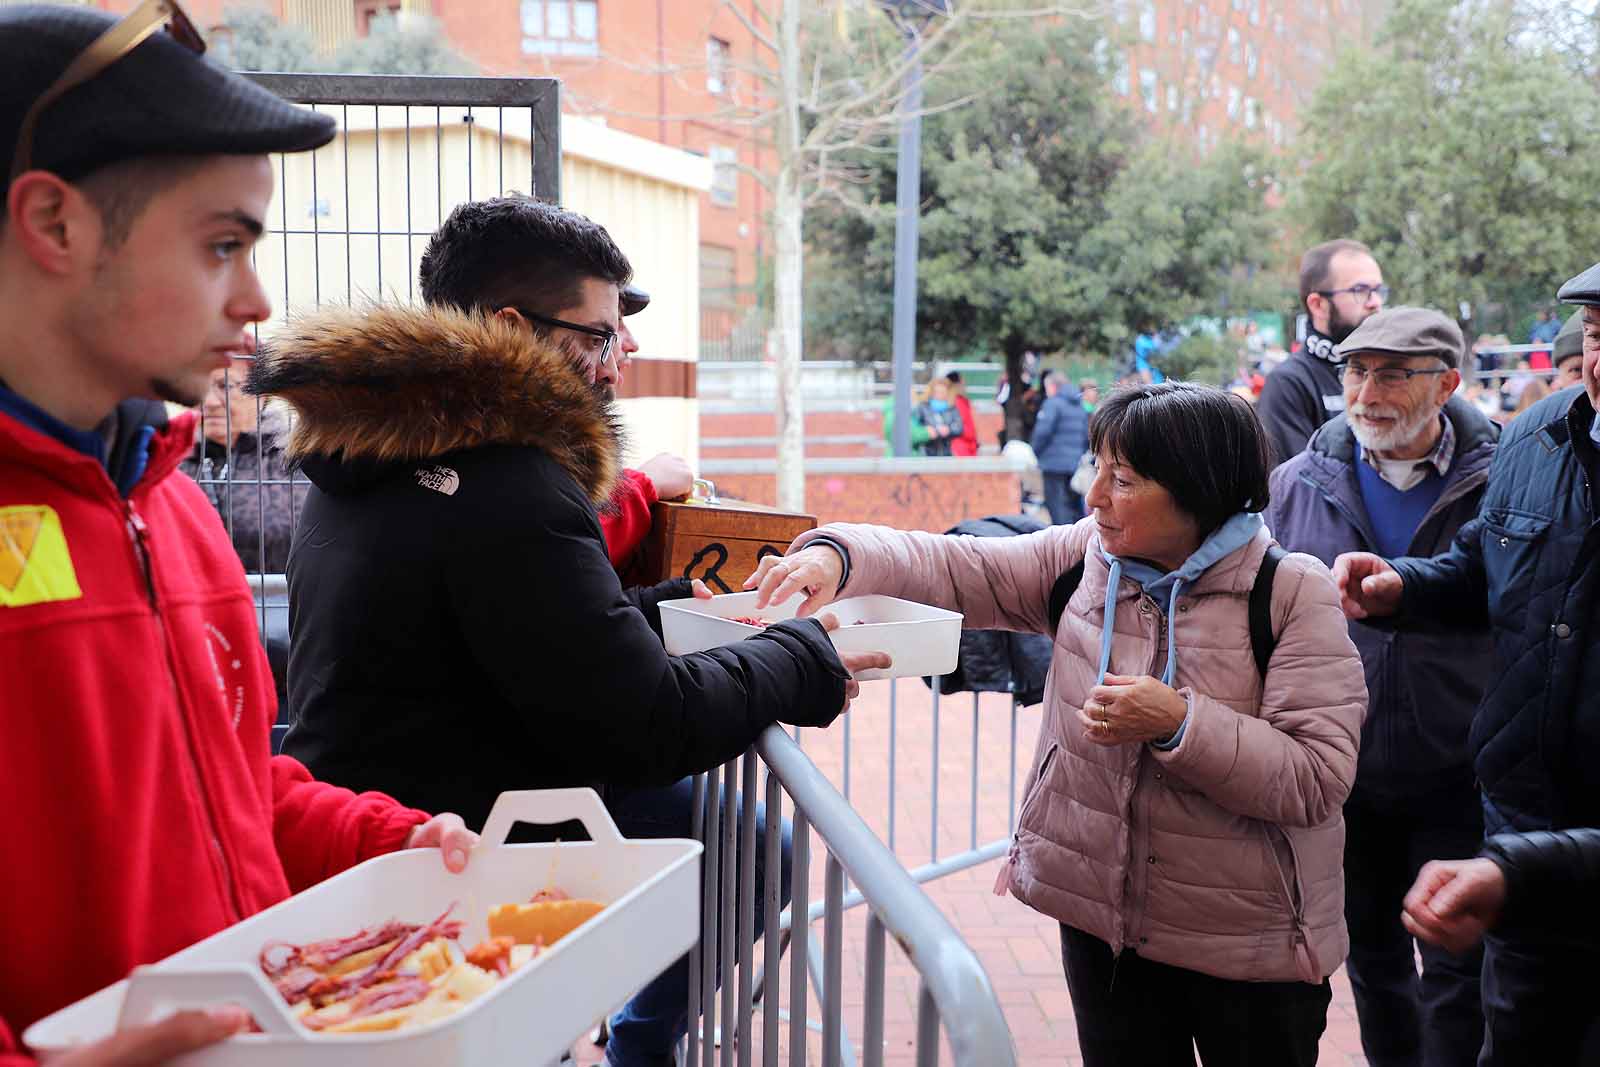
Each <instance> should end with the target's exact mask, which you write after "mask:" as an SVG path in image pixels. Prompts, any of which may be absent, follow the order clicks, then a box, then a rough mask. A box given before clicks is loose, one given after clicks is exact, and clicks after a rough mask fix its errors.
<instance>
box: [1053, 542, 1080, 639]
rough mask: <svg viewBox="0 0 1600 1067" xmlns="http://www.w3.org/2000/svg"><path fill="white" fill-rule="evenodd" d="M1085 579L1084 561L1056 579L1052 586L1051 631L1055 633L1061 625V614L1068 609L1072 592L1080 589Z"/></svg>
mask: <svg viewBox="0 0 1600 1067" xmlns="http://www.w3.org/2000/svg"><path fill="white" fill-rule="evenodd" d="M1081 581H1083V561H1082V560H1079V561H1078V565H1077V566H1076V567H1074V568H1072V569H1071V570H1070V571H1067V572H1066V573H1065V574H1063V575H1062V576H1061V577H1059V578H1057V579H1056V584H1055V585H1052V586H1051V587H1050V632H1051V633H1052V634H1053V633H1055V632H1056V630H1057V629H1058V628H1059V627H1060V626H1061V615H1062V613H1063V612H1065V611H1066V610H1067V601H1069V600H1071V599H1072V594H1073V593H1076V592H1077V591H1078V583H1079V582H1081Z"/></svg>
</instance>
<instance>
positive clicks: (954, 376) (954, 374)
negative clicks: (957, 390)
mask: <svg viewBox="0 0 1600 1067" xmlns="http://www.w3.org/2000/svg"><path fill="white" fill-rule="evenodd" d="M944 380H945V381H947V382H952V383H954V384H956V385H960V384H961V372H960V371H958V370H953V371H950V372H949V373H948V374H946V375H945V376H944Z"/></svg>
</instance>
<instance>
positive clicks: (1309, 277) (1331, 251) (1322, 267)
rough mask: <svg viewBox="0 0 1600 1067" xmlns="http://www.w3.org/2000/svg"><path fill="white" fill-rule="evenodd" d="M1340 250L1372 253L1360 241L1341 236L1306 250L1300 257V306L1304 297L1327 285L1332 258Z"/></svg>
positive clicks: (1364, 253) (1363, 253) (1303, 301)
mask: <svg viewBox="0 0 1600 1067" xmlns="http://www.w3.org/2000/svg"><path fill="white" fill-rule="evenodd" d="M1342 252H1359V253H1360V254H1361V255H1364V256H1370V255H1372V249H1370V248H1368V247H1367V246H1366V245H1364V244H1362V243H1361V242H1360V241H1352V240H1350V239H1349V238H1348V237H1341V238H1339V239H1338V240H1337V241H1324V242H1322V244H1320V245H1317V246H1316V247H1314V248H1309V249H1307V250H1306V254H1305V255H1303V256H1301V257H1300V306H1301V307H1305V306H1306V299H1307V298H1308V297H1310V296H1311V294H1312V293H1315V292H1320V291H1321V290H1323V289H1326V288H1327V287H1328V275H1329V273H1330V272H1331V270H1332V267H1333V259H1334V257H1335V256H1337V255H1339V254H1340V253H1342Z"/></svg>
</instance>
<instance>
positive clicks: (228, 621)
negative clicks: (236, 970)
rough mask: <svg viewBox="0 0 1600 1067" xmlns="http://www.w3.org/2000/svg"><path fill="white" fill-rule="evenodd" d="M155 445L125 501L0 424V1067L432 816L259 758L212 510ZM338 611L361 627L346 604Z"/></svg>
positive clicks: (249, 632) (259, 666) (252, 619)
mask: <svg viewBox="0 0 1600 1067" xmlns="http://www.w3.org/2000/svg"><path fill="white" fill-rule="evenodd" d="M194 433H195V424H194V418H193V416H185V417H182V418H179V419H176V420H174V421H173V423H172V424H171V425H170V426H168V427H166V428H165V429H162V430H160V431H158V432H157V434H156V436H155V438H154V440H153V441H152V442H151V445H150V453H149V464H148V466H147V468H146V470H145V473H144V476H143V477H142V478H141V480H140V481H139V483H138V484H137V486H136V487H135V488H134V490H133V493H132V495H131V496H130V498H129V499H127V500H123V499H122V498H121V497H120V496H119V495H118V493H117V491H116V488H115V487H114V486H113V485H112V482H111V479H110V478H109V477H108V476H107V475H106V472H105V470H104V468H103V467H102V466H101V465H100V464H99V463H98V462H97V461H95V460H94V459H92V458H90V457H88V456H86V455H83V454H82V453H79V452H76V451H73V450H72V449H71V448H69V447H67V446H66V445H64V444H62V443H61V442H59V441H57V440H55V439H54V438H52V437H49V436H46V435H44V434H42V433H39V432H36V431H35V430H33V429H30V428H29V427H27V426H25V425H24V424H22V423H21V422H19V421H17V420H15V419H13V418H11V417H9V416H6V415H3V414H0V730H3V734H0V736H3V738H4V740H3V742H0V754H3V755H0V759H3V764H0V812H4V814H5V818H4V820H3V821H0V855H3V856H4V857H5V865H6V874H5V877H3V878H0V945H3V946H5V955H6V958H5V964H4V966H3V967H0V1067H15V1065H17V1064H23V1063H28V1062H30V1061H29V1060H28V1059H27V1056H26V1054H25V1053H24V1052H23V1051H22V1050H21V1049H20V1048H19V1041H20V1037H21V1034H22V1031H23V1029H24V1028H26V1027H27V1026H28V1025H29V1024H30V1023H32V1022H34V1021H35V1020H37V1019H39V1018H41V1017H43V1016H45V1015H48V1014H50V1013H51V1012H54V1011H56V1010H58V1009H60V1008H62V1007H65V1006H66V1005H68V1004H70V1003H72V1002H74V1001H76V1000H78V999H80V998H82V997H84V996H87V995H88V994H90V993H93V992H94V991H95V990H97V989H100V988H101V987H103V986H106V985H109V984H110V983H112V982H115V981H118V980H119V979H121V978H123V977H124V976H126V975H127V973H128V971H129V970H130V969H131V968H133V967H135V966H137V965H139V964H144V963H150V962H153V961H155V960H158V959H161V958H162V957H164V956H167V955H170V954H171V953H173V952H176V951H177V950H178V949H181V948H183V947H185V946H187V945H190V944H193V943H194V942H196V941H199V940H201V939H203V938H205V937H209V936H210V935H212V934H214V933H216V932H217V931H219V930H222V929H223V928H225V927H227V926H229V925H231V924H233V923H236V922H238V921H239V920H240V919H243V918H244V917H246V916H248V915H251V914H253V913H254V912H257V911H260V910H261V909H262V908H265V907H267V906H269V905H271V904H275V903H277V902H278V901H280V900H282V899H284V898H285V897H286V896H288V895H289V894H290V893H291V892H295V891H298V890H301V889H304V888H306V887H307V886H309V885H311V884H313V883H315V882H317V881H320V880H321V879H324V878H327V877H328V876H330V875H332V874H335V873H337V872H338V871H341V870H343V869H345V868H347V867H350V866H352V865H353V864H356V863H359V862H361V861H362V860H365V859H369V858H371V857H373V856H376V855H380V854H382V853H385V852H391V851H393V850H395V849H396V848H399V847H400V846H401V845H402V844H403V843H404V841H405V839H406V837H407V835H408V834H409V833H410V831H411V829H412V827H414V826H416V825H417V824H418V823H420V822H423V821H424V820H425V819H426V818H427V816H426V815H424V814H423V813H422V812H419V811H414V810H411V809H409V808H404V807H402V806H400V805H399V804H398V803H397V802H395V801H394V800H392V799H390V798H389V797H386V796H383V795H381V794H377V793H365V794H360V795H357V794H355V793H351V792H350V791H348V790H345V789H339V788H336V787H334V786H330V785H325V784H323V783H320V782H316V781H313V780H312V778H311V776H310V774H309V773H307V771H306V769H305V768H304V767H302V766H301V765H300V764H298V763H296V762H295V761H293V760H291V759H288V758H286V757H277V758H273V757H272V756H271V755H270V753H269V748H268V734H269V727H270V725H271V723H272V721H273V719H274V717H275V715H276V707H275V698H274V695H273V687H272V677H271V674H270V673H269V670H268V666H267V659H266V655H265V653H264V651H263V650H262V647H261V642H260V640H259V638H258V635H257V628H256V610H255V608H254V607H253V605H252V601H251V597H250V592H249V588H248V586H247V585H246V584H245V579H244V573H243V570H242V569H241V567H240V564H239V559H238V557H237V556H236V555H235V554H234V551H233V546H232V545H231V544H230V543H229V541H228V536H227V533H226V532H225V531H224V530H223V528H222V525H221V522H220V521H219V519H218V518H217V513H216V511H215V509H213V508H212V507H211V505H210V504H209V503H208V502H207V501H206V498H205V496H204V495H203V494H202V493H201V492H200V489H199V488H198V487H197V486H196V485H195V484H194V483H193V482H192V481H190V480H189V479H187V478H185V477H183V476H181V475H176V474H174V468H176V466H177V464H178V461H179V460H180V459H181V458H182V457H183V456H184V454H185V453H186V452H187V450H188V449H189V447H190V443H191V442H192V441H193V440H194ZM351 610H353V611H359V610H361V608H360V605H351Z"/></svg>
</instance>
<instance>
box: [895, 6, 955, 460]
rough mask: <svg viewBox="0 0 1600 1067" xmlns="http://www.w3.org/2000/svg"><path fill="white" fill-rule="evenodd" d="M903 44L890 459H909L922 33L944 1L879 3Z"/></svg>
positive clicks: (919, 182) (919, 190) (944, 9)
mask: <svg viewBox="0 0 1600 1067" xmlns="http://www.w3.org/2000/svg"><path fill="white" fill-rule="evenodd" d="M878 5H879V6H880V7H882V8H883V9H884V11H885V12H887V13H888V15H889V17H890V18H891V19H892V20H894V23H895V25H896V26H898V27H899V28H900V32H901V33H902V34H904V35H905V39H906V59H907V60H908V63H907V67H906V73H905V87H904V90H903V92H902V93H901V96H900V107H899V111H900V153H899V164H898V167H897V169H896V174H895V193H894V206H895V224H894V227H895V229H894V454H895V455H897V456H909V455H910V454H911V363H912V358H913V356H915V354H916V349H917V224H918V221H919V219H920V214H921V205H920V201H921V199H922V31H923V29H924V28H926V26H927V24H928V22H929V21H930V20H931V19H933V18H934V17H935V16H937V15H943V14H946V13H947V12H948V11H949V7H948V4H947V0H878Z"/></svg>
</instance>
